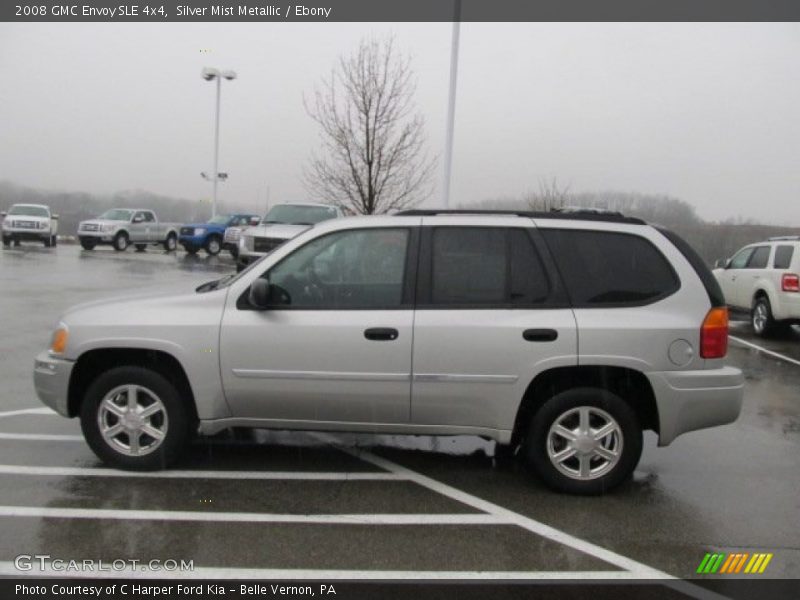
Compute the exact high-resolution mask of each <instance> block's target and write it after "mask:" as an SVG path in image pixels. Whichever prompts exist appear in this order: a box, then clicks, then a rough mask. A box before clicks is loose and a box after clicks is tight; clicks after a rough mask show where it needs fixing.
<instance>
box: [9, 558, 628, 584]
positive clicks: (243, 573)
mask: <svg viewBox="0 0 800 600" xmlns="http://www.w3.org/2000/svg"><path fill="white" fill-rule="evenodd" d="M187 574H188V575H190V576H191V577H192V578H193V579H282V580H299V579H302V580H309V579H321V580H342V579H352V580H358V579H383V580H392V579H394V580H417V581H420V580H422V581H425V580H427V581H438V580H483V581H487V580H488V581H491V580H503V581H508V580H514V581H536V580H552V579H556V580H558V579H560V580H581V579H621V580H625V579H636V576H635V575H634V574H633V573H628V572H626V571H372V570H369V571H364V570H345V569H342V570H333V569H248V568H239V567H232V568H226V567H195V568H194V569H193V570H192V571H190V572H186V571H183V572H181V571H151V570H145V571H142V570H141V567H139V569H136V568H134V567H130V568H127V569H122V570H118V571H117V570H108V571H106V570H104V571H86V572H76V571H69V572H65V571H63V570H56V569H54V568H53V567H52V566H51V565H47V566H46V567H45V568H44V569H43V570H40V569H39V564H38V563H37V564H36V568H35V569H32V570H31V571H20V570H19V569H17V568H16V567H15V566H14V563H13V562H12V561H0V576H2V577H47V576H51V577H64V576H69V577H92V578H116V577H122V576H125V575H128V576H131V575H135V576H136V578H137V579H185V578H186V577H187Z"/></svg>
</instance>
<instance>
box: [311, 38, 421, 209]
mask: <svg viewBox="0 0 800 600" xmlns="http://www.w3.org/2000/svg"><path fill="white" fill-rule="evenodd" d="M415 88H416V86H415V82H414V79H413V77H412V71H411V67H410V60H409V59H408V58H406V57H402V56H399V55H398V53H397V51H396V49H395V46H394V40H393V39H392V38H387V39H385V40H383V41H379V40H375V39H370V40H362V41H361V43H360V44H359V47H358V50H357V51H356V52H355V53H354V54H353V55H352V56H349V57H344V56H343V57H341V58H340V59H339V62H338V64H337V68H335V69H334V70H333V71H332V72H331V75H330V78H328V79H324V80H323V82H322V84H321V85H320V86H319V87H318V88H316V89H315V90H314V96H313V100H312V101H308V100H306V99H305V98H304V103H305V107H306V111H307V112H308V114H309V115H310V116H311V118H312V119H314V121H316V122H317V123H318V124H319V126H320V128H321V134H320V137H321V140H322V148H321V153H319V154H318V153H313V154H312V157H311V163H310V165H309V167H308V168H307V169H306V170H305V173H304V180H305V181H304V183H305V186H306V190H307V191H308V192H309V193H310V194H311V195H312V196H313V197H315V198H317V199H319V200H322V201H325V202H330V203H333V204H336V205H337V206H339V207H341V208H343V209H344V210H346V211H350V212H353V213H355V214H374V213H385V212H387V211H389V210H393V209H396V210H399V209H404V208H410V207H412V206H414V205H416V204H418V203H419V202H421V201H422V200H424V199H425V198H426V197H427V196H429V195H430V193H431V187H430V181H431V174H432V172H433V169H434V167H435V162H436V161H435V160H430V159H428V156H427V154H426V153H425V148H424V146H425V132H424V120H423V118H422V116H421V115H420V114H419V113H417V112H415V110H414V103H413V96H414V92H415Z"/></svg>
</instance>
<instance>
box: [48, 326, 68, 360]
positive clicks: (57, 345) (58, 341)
mask: <svg viewBox="0 0 800 600" xmlns="http://www.w3.org/2000/svg"><path fill="white" fill-rule="evenodd" d="M68 338H69V332H68V331H67V328H66V327H64V326H63V325H62V326H60V327H59V328H58V329H56V330H55V331H54V332H53V340H52V341H51V342H50V352H51V353H52V354H64V350H66V349H67V339H68Z"/></svg>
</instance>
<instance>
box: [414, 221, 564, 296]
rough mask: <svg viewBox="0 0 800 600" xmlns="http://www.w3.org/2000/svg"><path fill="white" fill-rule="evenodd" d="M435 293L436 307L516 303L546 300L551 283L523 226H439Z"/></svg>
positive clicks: (433, 271)
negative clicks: (517, 227) (514, 227)
mask: <svg viewBox="0 0 800 600" xmlns="http://www.w3.org/2000/svg"><path fill="white" fill-rule="evenodd" d="M431 246H432V252H431V254H432V265H431V274H432V276H431V297H430V303H431V304H433V305H437V306H462V307H463V306H479V307H487V306H514V305H529V304H538V303H542V302H545V301H546V300H547V299H548V295H549V291H550V285H549V281H548V278H547V275H546V274H545V270H544V267H543V265H542V263H541V260H540V259H539V256H538V254H537V253H536V250H535V249H534V246H533V243H532V242H531V239H530V237H529V236H528V233H527V232H526V231H524V230H523V229H513V228H485V227H437V228H436V229H434V230H433V237H432V244H431Z"/></svg>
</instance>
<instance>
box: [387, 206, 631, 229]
mask: <svg viewBox="0 0 800 600" xmlns="http://www.w3.org/2000/svg"><path fill="white" fill-rule="evenodd" d="M447 215H453V216H456V215H463V216H488V215H499V216H504V215H505V216H511V217H525V218H528V219H574V220H578V221H603V222H607V223H628V224H632V225H646V223H645V221H643V220H642V219H638V218H636V217H626V216H625V215H623V214H622V213H619V212H615V211H609V210H604V209H597V208H576V207H567V208H556V209H552V210H550V211H547V212H545V211H526V210H485V209H480V210H470V209H455V210H453V209H437V208H415V209H412V210H401V211H399V212H396V213H394V216H397V217H436V216H447Z"/></svg>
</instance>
